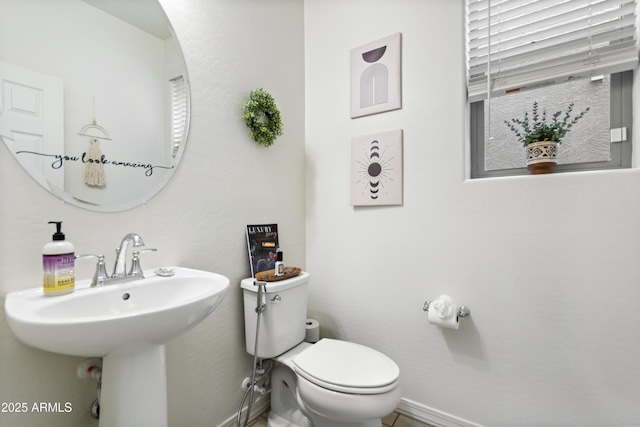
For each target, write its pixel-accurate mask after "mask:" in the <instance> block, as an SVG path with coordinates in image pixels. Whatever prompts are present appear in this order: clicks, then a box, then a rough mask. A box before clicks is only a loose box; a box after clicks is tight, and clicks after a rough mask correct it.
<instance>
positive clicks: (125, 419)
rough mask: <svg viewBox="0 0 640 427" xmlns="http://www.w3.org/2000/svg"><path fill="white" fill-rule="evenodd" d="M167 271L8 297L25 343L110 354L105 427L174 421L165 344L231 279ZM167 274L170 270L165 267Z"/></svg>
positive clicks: (12, 321)
mask: <svg viewBox="0 0 640 427" xmlns="http://www.w3.org/2000/svg"><path fill="white" fill-rule="evenodd" d="M168 270H169V271H172V272H173V273H174V274H173V275H171V276H160V275H158V274H156V273H155V272H154V271H152V270H149V271H145V272H144V273H145V277H146V278H145V279H139V280H135V281H130V282H124V283H117V284H110V285H105V286H102V287H93V288H92V287H90V280H84V281H80V282H77V283H76V290H75V292H73V293H72V294H68V295H62V296H55V297H48V296H45V295H44V293H43V292H42V288H36V289H29V290H26V291H20V292H12V293H9V294H7V296H6V300H5V312H6V316H7V321H8V323H9V326H10V327H11V330H12V331H13V333H14V334H15V335H16V336H17V337H18V338H19V339H20V340H21V341H22V342H24V343H25V344H27V345H30V346H32V347H35V348H39V349H42V350H48V351H52V352H55V353H62V354H68V355H73V356H89V357H103V362H102V392H101V399H100V426H101V427H129V426H131V427H142V426H149V427H162V426H167V422H168V421H167V385H166V363H165V348H164V344H165V343H166V342H168V341H170V340H171V339H173V338H175V337H177V336H179V335H181V334H183V333H184V332H186V331H188V330H189V329H191V328H193V327H194V326H196V325H197V324H198V323H200V322H201V321H202V320H203V319H204V318H205V317H207V316H208V315H209V314H210V313H211V312H212V311H213V310H214V309H215V308H216V307H217V306H218V305H219V304H220V302H221V301H222V299H223V298H224V296H225V294H226V292H227V290H228V288H229V279H227V278H226V277H224V276H221V275H220V274H216V273H210V272H206V271H200V270H193V269H189V268H183V267H172V268H171V269H168ZM165 271H167V269H165Z"/></svg>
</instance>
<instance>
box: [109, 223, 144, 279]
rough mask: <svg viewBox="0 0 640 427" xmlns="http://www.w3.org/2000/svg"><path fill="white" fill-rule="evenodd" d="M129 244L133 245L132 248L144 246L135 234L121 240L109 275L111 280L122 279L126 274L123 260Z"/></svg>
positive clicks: (124, 260) (125, 263) (125, 264)
mask: <svg viewBox="0 0 640 427" xmlns="http://www.w3.org/2000/svg"><path fill="white" fill-rule="evenodd" d="M129 243H133V247H134V248H137V247H140V246H144V241H143V240H142V237H140V235H138V234H136V233H129V234H127V235H126V236H124V237H123V238H122V242H120V246H119V247H118V249H116V263H115V264H114V266H113V274H112V275H111V278H113V279H115V278H117V277H124V276H125V275H126V274H127V261H126V259H125V258H126V256H127V248H128V247H129Z"/></svg>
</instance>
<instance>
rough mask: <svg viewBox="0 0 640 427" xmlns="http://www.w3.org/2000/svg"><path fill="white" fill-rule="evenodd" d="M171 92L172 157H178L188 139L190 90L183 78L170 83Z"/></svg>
mask: <svg viewBox="0 0 640 427" xmlns="http://www.w3.org/2000/svg"><path fill="white" fill-rule="evenodd" d="M169 83H170V90H171V156H172V157H174V158H175V157H176V155H177V154H178V149H179V148H180V144H182V141H183V140H184V138H185V137H186V135H185V133H186V130H187V121H188V120H189V90H188V88H187V84H186V82H185V80H184V77H183V76H178V77H176V78H173V79H171V80H170V81H169Z"/></svg>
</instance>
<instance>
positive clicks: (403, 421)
mask: <svg viewBox="0 0 640 427" xmlns="http://www.w3.org/2000/svg"><path fill="white" fill-rule="evenodd" d="M268 415H269V411H268V410H267V411H265V412H264V413H263V414H262V415H260V418H258V419H256V420H255V421H253V422H252V423H251V424H249V426H248V427H267V416H268ZM382 425H383V426H384V427H433V426H431V425H429V424H425V423H423V422H420V421H417V420H414V419H412V418H410V417H408V416H406V415H402V414H398V413H397V412H393V413H391V414H389V415H387V416H386V417H384V418H383V419H382Z"/></svg>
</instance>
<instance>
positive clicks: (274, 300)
mask: <svg viewBox="0 0 640 427" xmlns="http://www.w3.org/2000/svg"><path fill="white" fill-rule="evenodd" d="M280 301H282V297H281V296H280V295H276V296H275V297H273V298H272V299H270V300H269V302H270V303H272V304H277V303H279V302H280Z"/></svg>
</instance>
